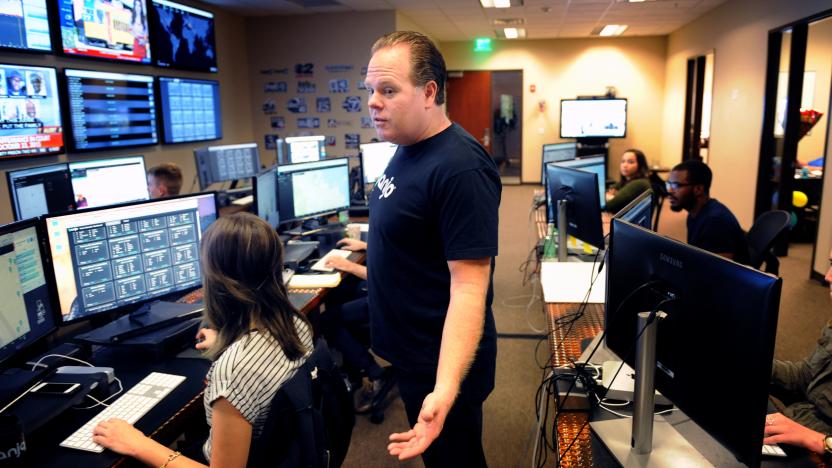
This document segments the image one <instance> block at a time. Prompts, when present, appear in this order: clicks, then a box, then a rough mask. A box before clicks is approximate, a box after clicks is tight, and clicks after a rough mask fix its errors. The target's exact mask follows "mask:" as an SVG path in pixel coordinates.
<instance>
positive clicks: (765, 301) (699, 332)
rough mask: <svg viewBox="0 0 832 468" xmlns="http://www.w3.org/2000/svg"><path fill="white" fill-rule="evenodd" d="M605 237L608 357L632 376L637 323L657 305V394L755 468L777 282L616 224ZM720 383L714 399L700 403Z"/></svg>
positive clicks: (776, 306)
mask: <svg viewBox="0 0 832 468" xmlns="http://www.w3.org/2000/svg"><path fill="white" fill-rule="evenodd" d="M610 237H611V239H610V245H609V254H608V259H607V302H606V308H605V310H606V317H605V321H606V344H607V347H608V348H609V349H610V350H612V351H613V352H615V353H616V354H617V355H618V356H619V357H620V358H622V359H623V360H625V361H626V362H628V363H629V365H630V366H633V367H635V362H634V361H635V352H634V349H635V348H634V346H635V342H636V336H637V335H638V334H639V333H640V330H639V329H638V328H639V327H638V325H637V322H636V314H637V313H639V312H650V311H652V310H655V309H656V308H657V307H658V306H659V305H660V303H663V305H661V307H660V310H661V311H662V312H665V313H666V314H667V317H666V318H664V319H663V320H660V321H659V322H658V328H657V344H656V350H655V356H656V372H655V388H656V390H658V391H660V392H661V393H662V394H663V395H664V396H666V397H667V398H669V399H670V400H671V401H672V402H673V403H674V404H675V405H676V406H678V407H679V409H681V410H682V411H683V412H684V413H685V414H686V415H687V416H688V417H690V419H692V420H693V421H694V422H696V423H697V424H698V425H699V426H701V427H702V429H704V430H705V431H707V432H708V433H709V434H710V435H711V436H713V437H714V438H715V439H716V440H717V441H719V442H720V443H721V444H722V445H723V446H725V448H727V449H728V450H730V451H731V452H733V454H734V455H735V456H736V457H737V458H738V459H739V460H740V461H741V462H743V463H745V464H747V465H749V466H759V460H760V456H761V446H762V444H763V428H764V426H765V415H766V410H767V406H768V388H769V382H770V380H771V366H772V358H773V357H774V339H775V335H776V333H777V315H778V310H779V304H780V289H781V280H780V279H778V278H776V277H775V276H772V275H769V274H767V273H763V272H760V271H758V270H755V269H753V268H750V267H747V266H745V265H740V264H738V263H735V262H733V261H730V260H727V259H725V258H723V257H720V256H718V255H715V254H712V253H710V252H706V251H704V250H701V249H698V248H696V247H692V246H690V245H687V244H684V243H681V242H678V241H676V240H673V239H670V238H668V237H664V236H661V235H659V234H656V233H654V232H651V231H649V230H647V229H644V228H641V227H638V226H635V225H632V224H629V223H627V222H625V221H621V220H617V219H614V220H613V221H612V231H611V236H610ZM657 320H658V319H657ZM731 363H738V364H739V367H740V368H739V369H738V368H737V366H735V365H730V364H731ZM737 379H740V380H739V382H741V384H740V383H738V380H737ZM720 382H721V383H724V385H719V384H717V385H718V388H719V390H718V398H703V395H714V384H715V383H720ZM732 382H733V383H735V384H731V383H732ZM627 445H629V440H628V441H627Z"/></svg>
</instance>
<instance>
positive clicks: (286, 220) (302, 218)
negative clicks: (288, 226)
mask: <svg viewBox="0 0 832 468" xmlns="http://www.w3.org/2000/svg"><path fill="white" fill-rule="evenodd" d="M332 161H345V162H346V163H345V164H343V166H344V167H346V169H347V184H348V185H347V188H348V192H351V187H349V173H350V158H349V156H343V157H340V158H330V159H321V160H318V161H306V162H301V163H293V164H281V165H279V166H277V177H278V192H277V193H278V200H279V199H280V188H279V187H280V173H281V171H283V172H290V173H291V172H297V171H293V170H292V169H291V168H292V166H299V165H305V164H320V163H327V162H330V163H331V162H332ZM339 165H341V164H339ZM333 167H335V166H334V165H333ZM294 196H295V194H294V192H293V193H292V197H293V199H294ZM351 198H352V197H351V196H348V200H347V205H346V206H342V207H338V208H336V209H332V210H326V211H320V212H317V213H310V214H307V215H303V216H294V217H292V218H284V217H283V216H282V215H281V217H280V224H285V223H292V222H296V221H305V220H308V219H315V218H320V217H322V216H330V215H333V214H337V213H339V212H341V211H345V210H348V209H349V207H350V200H349V199H351ZM279 208H280V205H279V204H278V210H279ZM279 211H280V210H279ZM292 214H294V213H292Z"/></svg>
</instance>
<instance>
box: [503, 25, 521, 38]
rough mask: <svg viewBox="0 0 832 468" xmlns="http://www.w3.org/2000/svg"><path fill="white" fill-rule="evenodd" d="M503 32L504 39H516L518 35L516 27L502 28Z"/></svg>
mask: <svg viewBox="0 0 832 468" xmlns="http://www.w3.org/2000/svg"><path fill="white" fill-rule="evenodd" d="M503 33H505V35H506V39H517V37H518V36H519V34H518V33H517V28H504V29H503Z"/></svg>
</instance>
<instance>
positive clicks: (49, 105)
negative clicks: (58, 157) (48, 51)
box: [0, 64, 64, 159]
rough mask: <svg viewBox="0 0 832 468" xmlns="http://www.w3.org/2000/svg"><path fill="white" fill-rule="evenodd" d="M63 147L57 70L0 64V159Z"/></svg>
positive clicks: (51, 151)
mask: <svg viewBox="0 0 832 468" xmlns="http://www.w3.org/2000/svg"><path fill="white" fill-rule="evenodd" d="M63 150H64V132H63V125H62V123H61V106H60V99H58V80H57V74H56V73H55V69H54V68H46V67H34V66H31V65H11V64H0V159H8V158H17V157H22V156H42V155H47V154H58V153H61V152H63Z"/></svg>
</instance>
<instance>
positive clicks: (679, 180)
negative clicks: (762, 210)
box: [667, 160, 749, 263]
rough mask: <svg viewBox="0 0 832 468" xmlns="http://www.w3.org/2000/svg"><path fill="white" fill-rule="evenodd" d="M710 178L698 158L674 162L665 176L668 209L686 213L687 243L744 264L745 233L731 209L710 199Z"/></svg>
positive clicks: (745, 255)
mask: <svg viewBox="0 0 832 468" xmlns="http://www.w3.org/2000/svg"><path fill="white" fill-rule="evenodd" d="M712 179H713V173H712V172H711V169H710V168H709V167H708V166H707V165H706V164H705V163H703V162H701V161H695V160H688V161H685V162H683V163H681V164H677V165H676V166H675V167H674V168H673V170H672V171H671V172H670V176H669V177H668V179H667V191H668V199H669V200H670V209H671V210H673V211H682V210H686V211H687V212H688V222H687V224H688V244H690V245H693V246H696V247H699V248H701V249H705V250H707V251H709V252H713V253H715V254H718V255H721V256H723V257H726V258H729V259H732V260H734V261H736V262H740V263H747V262H748V257H749V254H748V241H747V240H746V238H745V233H744V232H743V230H742V228H740V224H739V223H738V222H737V218H735V217H734V215H733V213H731V210H729V209H728V208H727V207H726V206H725V205H723V204H722V203H720V202H719V201H717V200H716V199H715V198H711V195H710V190H711V180H712Z"/></svg>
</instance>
